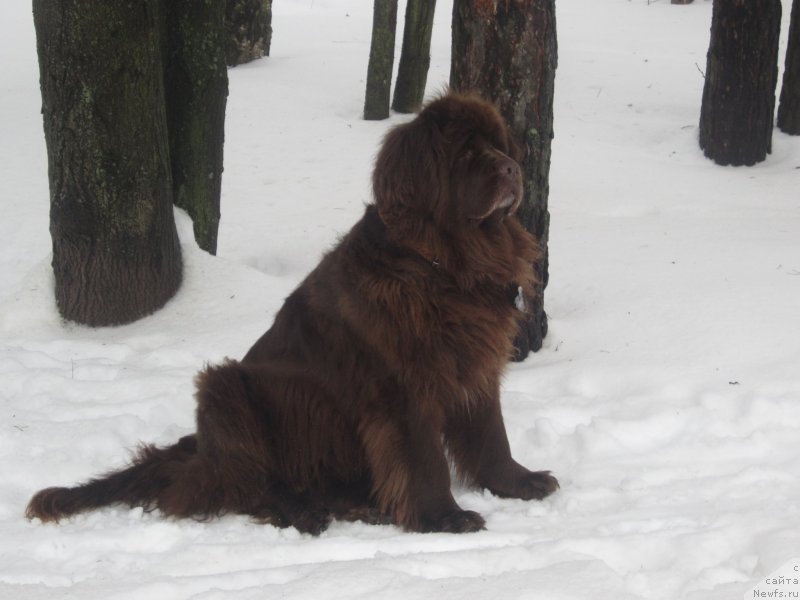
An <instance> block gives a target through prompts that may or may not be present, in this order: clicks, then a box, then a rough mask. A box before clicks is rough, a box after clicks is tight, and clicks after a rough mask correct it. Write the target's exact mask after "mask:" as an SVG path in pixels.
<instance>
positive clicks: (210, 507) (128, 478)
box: [26, 435, 222, 521]
mask: <svg viewBox="0 0 800 600" xmlns="http://www.w3.org/2000/svg"><path fill="white" fill-rule="evenodd" d="M212 472H213V469H209V468H208V465H207V464H206V461H205V460H203V458H202V457H201V456H200V455H199V454H198V452H197V439H196V437H195V436H194V435H189V436H186V437H183V438H181V439H180V440H179V441H178V442H177V443H176V444H174V445H172V446H167V447H164V448H158V447H156V446H142V447H141V448H140V449H139V451H138V453H137V455H136V457H135V458H134V460H133V463H132V464H131V465H130V466H129V467H127V468H125V469H122V470H120V471H115V472H112V473H109V474H107V475H105V476H103V477H98V478H96V479H91V480H90V481H87V482H86V483H84V484H82V485H79V486H76V487H71V488H65V487H52V488H47V489H44V490H41V491H39V492H37V493H36V494H35V495H34V496H33V498H31V501H30V503H29V504H28V508H27V511H26V515H27V517H28V518H29V519H33V518H36V517H38V518H39V519H41V520H42V521H58V520H59V519H61V518H64V517H68V516H70V515H73V514H76V513H79V512H83V511H87V510H91V509H94V508H99V507H101V506H108V505H112V504H127V505H128V506H131V507H134V506H141V507H144V508H145V510H153V509H156V508H158V509H159V510H160V511H161V512H162V513H164V514H167V515H170V516H175V517H198V518H207V517H210V516H212V515H214V514H217V513H219V511H220V510H221V508H222V507H221V506H220V502H219V500H220V499H219V498H217V494H216V493H215V491H216V489H218V486H216V485H214V482H213V478H212Z"/></svg>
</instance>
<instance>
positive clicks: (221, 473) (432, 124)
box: [27, 94, 558, 534]
mask: <svg viewBox="0 0 800 600" xmlns="http://www.w3.org/2000/svg"><path fill="white" fill-rule="evenodd" d="M515 154H516V150H515V146H514V144H513V142H512V140H511V139H510V138H509V134H508V131H507V129H506V127H505V125H504V123H503V121H502V120H501V118H500V117H499V116H498V114H497V112H496V111H495V110H494V108H493V107H492V106H491V105H489V104H487V103H486V102H483V101H482V100H480V99H478V98H475V97H470V96H459V95H455V94H448V95H445V96H444V97H442V98H439V99H438V100H435V101H433V102H431V103H430V104H429V105H428V106H427V107H426V108H424V110H422V112H420V114H419V115H418V116H417V118H416V119H414V120H413V121H411V122H409V123H406V124H403V125H400V126H398V127H396V128H395V129H393V130H392V131H390V132H389V134H388V135H387V136H386V139H385V141H384V144H383V147H382V149H381V150H380V153H379V154H378V157H377V161H376V164H375V171H374V175H373V187H374V196H375V202H374V204H371V205H369V206H367V208H366V212H365V214H364V216H363V218H362V219H361V220H360V221H359V222H358V223H356V225H355V226H354V227H353V229H352V230H351V231H350V232H349V233H348V234H347V235H345V236H344V238H343V239H342V240H341V241H340V242H339V244H338V245H337V246H336V247H335V248H334V249H333V250H332V251H331V252H330V253H329V254H327V256H325V257H324V258H323V259H322V262H321V263H320V264H319V266H318V267H317V268H316V269H314V271H312V272H311V274H310V275H309V276H308V277H307V278H306V279H305V281H303V283H301V284H300V286H299V287H298V288H297V289H296V290H295V291H294V292H293V293H292V294H291V295H290V296H289V297H288V298H287V299H286V303H285V304H284V305H283V307H282V308H281V310H280V311H279V312H278V314H277V316H276V317H275V322H274V324H273V325H272V327H271V328H270V329H269V330H268V331H267V332H266V333H265V334H264V335H263V336H261V339H259V340H258V341H257V342H256V343H255V345H254V346H253V347H252V348H251V349H250V351H249V352H248V353H247V355H246V356H245V357H244V358H243V359H242V360H241V361H233V360H230V361H228V362H225V363H224V364H222V365H220V366H215V367H209V368H208V369H206V370H205V371H204V372H202V373H200V375H199V376H198V377H197V433H196V434H195V435H190V436H187V437H184V438H182V439H181V440H180V441H178V442H177V443H176V444H174V445H172V446H168V447H165V448H158V447H155V446H143V447H142V448H140V450H139V452H138V454H137V456H136V458H135V459H134V461H133V464H132V465H131V466H129V467H128V468H126V469H124V470H122V471H118V472H113V473H110V474H108V475H105V476H102V477H100V478H97V479H92V480H90V481H88V482H87V483H85V484H83V485H79V486H77V487H72V488H49V489H45V490H42V491H40V492H39V493H37V494H36V495H35V496H34V497H33V499H32V500H31V502H30V504H29V506H28V510H27V514H28V517H29V518H33V517H38V518H40V519H41V520H43V521H57V520H58V519H60V518H62V517H65V516H67V515H71V514H74V513H77V512H79V511H84V510H87V509H93V508H96V507H100V506H105V505H108V504H113V503H123V504H127V505H130V506H143V507H145V508H146V509H156V508H157V509H159V510H160V511H161V512H162V513H163V514H165V515H170V516H174V517H193V518H209V517H211V516H214V515H220V514H223V513H229V512H232V513H240V514H247V515H252V516H254V517H256V518H257V519H260V520H262V521H264V522H267V523H273V524H275V525H278V526H289V525H292V526H294V527H296V528H297V529H299V530H300V531H304V532H310V533H313V534H317V533H319V532H321V531H323V530H324V529H325V527H326V526H327V525H328V523H329V522H330V520H331V519H332V518H339V519H348V520H354V519H361V520H366V521H369V522H391V523H396V524H398V525H401V526H402V527H404V528H405V529H407V530H412V531H450V532H468V531H476V530H479V529H482V528H483V526H484V521H483V518H481V516H480V515H479V514H477V513H475V512H472V511H466V510H462V509H461V508H460V507H459V506H458V504H456V501H455V500H454V499H453V495H452V493H451V490H450V468H449V464H450V463H452V465H453V466H454V468H455V472H456V474H457V476H458V477H460V478H461V479H462V480H463V481H465V482H466V483H468V484H472V485H476V486H479V487H482V488H486V489H488V490H490V491H491V492H493V493H494V494H497V495H498V496H503V497H511V498H523V499H526V500H527V499H541V498H544V497H545V496H547V495H548V494H550V493H551V492H553V491H554V490H555V489H556V488H558V482H557V481H556V479H555V478H554V477H552V476H551V475H550V474H549V473H548V472H546V471H538V472H531V471H529V470H528V469H526V468H525V467H523V466H521V465H520V464H518V463H517V462H516V461H514V459H513V458H511V452H510V449H509V444H508V438H507V437H506V431H505V427H504V425H503V418H502V415H501V413H500V399H499V396H500V379H501V377H502V374H503V369H504V366H505V365H506V362H507V360H508V358H509V356H510V353H511V350H512V347H511V337H512V335H513V334H514V332H515V331H516V326H517V320H518V319H519V318H520V317H521V316H522V315H521V313H520V310H519V309H518V307H517V305H516V303H515V298H516V296H517V294H518V292H519V291H520V288H521V291H523V292H524V291H527V292H528V293H530V290H531V286H532V283H533V281H532V280H533V277H534V275H533V272H532V269H531V264H532V263H533V261H534V259H536V257H537V253H538V248H537V245H536V243H535V242H534V240H533V239H532V238H531V236H530V235H528V233H526V232H525V231H524V230H523V228H522V227H521V226H520V224H519V222H518V221H517V219H516V218H515V217H514V216H513V214H514V212H515V210H516V209H517V207H518V205H519V203H520V199H521V193H522V182H521V174H520V168H519V165H518V164H517V162H516V161H515V160H514V158H513V157H514V156H515ZM448 459H449V460H448Z"/></svg>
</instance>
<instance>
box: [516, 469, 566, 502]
mask: <svg viewBox="0 0 800 600" xmlns="http://www.w3.org/2000/svg"><path fill="white" fill-rule="evenodd" d="M559 487H561V486H559V485H558V479H556V478H555V477H553V476H552V475H550V471H532V472H530V473H528V474H527V475H525V476H523V477H522V478H521V479H520V481H519V482H518V484H517V494H516V495H515V497H516V498H521V499H523V500H541V499H542V498H546V497H547V496H549V495H550V494H552V493H553V492H555V491H556V490H557V489H558V488H559Z"/></svg>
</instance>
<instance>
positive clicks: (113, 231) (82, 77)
mask: <svg viewBox="0 0 800 600" xmlns="http://www.w3.org/2000/svg"><path fill="white" fill-rule="evenodd" d="M33 13H34V23H35V26H36V37H37V50H38V54H39V67H40V75H41V88H42V101H43V106H42V112H43V116H44V132H45V140H46V143H47V156H48V170H49V180H50V203H51V204H50V232H51V236H52V239H53V270H54V273H55V294H56V302H57V304H58V308H59V311H60V312H61V314H62V315H63V316H64V317H65V318H67V319H70V320H73V321H77V322H79V323H85V324H88V325H115V324H120V323H126V322H130V321H133V320H135V319H137V318H139V317H142V316H144V315H147V314H149V313H151V312H153V311H154V310H156V309H158V308H159V307H161V306H162V305H163V304H164V303H165V302H166V301H167V300H168V299H169V298H170V297H172V295H173V294H174V293H175V291H176V290H177V289H178V287H179V285H180V281H181V253H180V245H179V243H178V237H177V233H176V230H175V222H174V219H173V215H172V181H171V177H170V166H169V148H168V143H167V121H166V114H165V109H164V106H165V104H164V90H163V83H162V82H163V68H162V59H161V52H160V48H159V30H160V26H159V24H160V14H159V4H158V2H157V0H136V1H134V2H108V1H107V0H59V1H58V2H53V1H52V0H34V2H33Z"/></svg>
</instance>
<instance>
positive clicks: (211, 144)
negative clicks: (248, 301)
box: [162, 0, 228, 254]
mask: <svg viewBox="0 0 800 600" xmlns="http://www.w3.org/2000/svg"><path fill="white" fill-rule="evenodd" d="M224 2H225V0H211V1H208V2H195V1H193V0H166V1H165V2H163V3H162V6H163V7H164V9H163V10H164V12H165V15H164V23H165V36H164V39H165V43H164V47H165V61H164V62H165V65H164V67H165V72H164V86H165V94H166V106H167V128H168V131H169V145H170V157H171V166H172V184H173V190H174V192H173V201H174V202H175V204H176V205H177V206H179V207H181V208H183V209H184V210H185V211H186V212H188V213H189V215H190V216H191V217H192V222H193V225H194V237H195V240H196V241H197V243H198V245H199V246H200V247H201V248H202V249H203V250H205V251H207V252H209V253H211V254H216V252H217V232H218V230H219V217H220V209H219V199H220V191H221V186H222V149H223V141H224V137H225V105H226V102H227V97H228V72H227V69H226V67H225V50H224V48H225V43H224V41H225V29H224V11H225V4H224Z"/></svg>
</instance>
